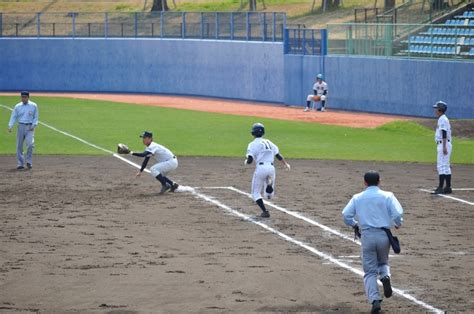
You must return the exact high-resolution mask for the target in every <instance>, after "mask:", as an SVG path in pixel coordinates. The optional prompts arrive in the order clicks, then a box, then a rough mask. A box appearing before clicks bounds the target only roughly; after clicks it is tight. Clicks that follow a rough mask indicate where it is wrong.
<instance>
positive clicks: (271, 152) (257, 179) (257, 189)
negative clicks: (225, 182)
mask: <svg viewBox="0 0 474 314" xmlns="http://www.w3.org/2000/svg"><path fill="white" fill-rule="evenodd" d="M251 134H252V135H253V136H254V137H255V139H254V140H253V141H252V142H250V144H249V146H248V148H247V155H246V158H245V162H244V164H245V165H249V164H251V163H252V162H253V161H255V166H256V167H255V172H254V174H253V179H252V198H253V200H254V201H255V202H256V203H257V205H258V206H259V207H260V209H261V210H262V214H261V215H260V216H261V217H265V218H267V217H270V213H269V212H268V210H267V209H266V208H265V205H264V204H263V199H262V191H263V188H264V187H265V197H267V198H268V199H271V198H272V197H273V196H274V195H275V167H274V166H273V161H274V158H275V157H276V158H277V159H278V160H280V161H281V162H282V163H283V164H284V165H285V166H286V168H287V169H288V170H290V169H291V167H290V164H288V163H287V162H286V161H285V159H284V158H283V156H281V155H280V151H279V150H278V147H277V146H276V145H275V144H273V143H272V142H271V141H270V140H268V139H264V138H263V135H264V134H265V127H264V126H263V124H261V123H255V124H254V125H253V126H252V131H251Z"/></svg>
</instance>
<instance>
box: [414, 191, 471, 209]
mask: <svg viewBox="0 0 474 314" xmlns="http://www.w3.org/2000/svg"><path fill="white" fill-rule="evenodd" d="M420 191H422V192H426V193H431V192H432V191H430V190H426V189H420ZM433 195H437V196H441V197H444V198H449V199H451V200H454V201H458V202H461V203H464V204H468V205H471V206H472V205H474V203H473V202H469V201H466V200H463V199H462V198H458V197H454V196H450V195H446V194H433Z"/></svg>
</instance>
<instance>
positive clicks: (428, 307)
mask: <svg viewBox="0 0 474 314" xmlns="http://www.w3.org/2000/svg"><path fill="white" fill-rule="evenodd" d="M0 106H1V107H4V108H6V109H9V110H10V111H11V110H12V109H11V108H10V107H7V106H4V105H0ZM39 123H40V124H41V125H44V126H45V127H47V128H50V129H52V130H54V131H56V132H59V133H61V134H63V135H65V136H68V137H71V138H73V139H75V140H77V141H79V142H81V143H83V144H86V145H89V146H91V147H94V148H96V149H98V150H101V151H103V152H107V153H110V154H112V156H114V157H115V158H118V159H120V160H122V161H124V162H126V163H127V164H129V165H131V166H133V167H135V168H140V165H138V164H136V163H134V162H132V161H130V160H128V159H126V158H123V157H122V156H119V155H117V154H115V153H113V152H112V151H110V150H108V149H105V148H102V147H100V146H97V145H95V144H92V143H90V142H88V141H86V140H83V139H81V138H79V137H77V136H75V135H72V134H70V133H67V132H65V131H62V130H59V129H57V128H55V127H53V126H51V125H49V124H46V123H44V122H39ZM147 172H149V171H147ZM186 188H189V187H186ZM190 191H191V193H192V194H193V195H195V196H197V197H198V198H200V199H202V200H205V201H206V202H208V203H211V204H214V205H216V206H218V207H220V208H222V209H225V210H226V211H227V212H229V213H231V214H233V215H234V216H237V217H239V218H242V219H243V220H244V221H248V222H251V223H253V224H255V225H258V226H260V227H262V228H263V229H265V230H267V231H269V232H271V233H273V234H276V235H277V236H279V237H280V238H282V239H284V240H286V241H288V242H290V243H293V244H295V245H298V246H300V247H302V248H304V249H306V250H308V251H310V252H311V253H313V254H315V255H317V256H319V257H320V258H323V259H325V260H327V261H329V262H331V263H333V264H335V265H337V266H339V267H341V268H344V269H346V270H349V271H350V272H352V273H354V274H356V275H358V276H360V277H363V276H364V272H363V271H362V270H360V269H357V268H354V267H352V266H350V265H348V264H346V263H344V262H342V261H340V260H338V259H336V258H334V257H333V256H331V255H330V254H327V253H324V252H322V251H319V250H318V249H316V248H314V247H311V246H309V245H308V244H306V243H304V242H301V241H299V240H296V239H294V238H292V237H290V236H288V235H286V234H284V233H283V232H280V231H278V230H276V229H274V228H272V227H270V226H268V225H267V224H265V223H263V222H261V221H258V220H256V219H254V218H252V217H250V216H247V215H245V214H242V213H241V212H239V211H237V210H235V209H233V208H231V207H229V206H227V205H225V204H223V203H221V202H219V201H218V200H216V199H214V198H213V197H211V196H208V195H206V194H203V193H199V192H196V190H194V189H191V190H190ZM244 193H245V192H244ZM379 285H381V283H380V282H379ZM393 292H395V293H396V294H398V295H399V296H401V297H403V298H405V299H407V300H409V301H411V302H413V303H415V304H417V305H420V306H421V307H423V308H425V309H426V310H429V311H431V312H433V313H440V314H441V313H444V311H442V310H440V309H438V308H436V307H434V306H432V305H429V304H427V303H425V302H423V301H420V300H418V299H417V298H415V297H414V296H412V295H410V294H408V293H406V292H405V291H403V290H400V289H397V288H393Z"/></svg>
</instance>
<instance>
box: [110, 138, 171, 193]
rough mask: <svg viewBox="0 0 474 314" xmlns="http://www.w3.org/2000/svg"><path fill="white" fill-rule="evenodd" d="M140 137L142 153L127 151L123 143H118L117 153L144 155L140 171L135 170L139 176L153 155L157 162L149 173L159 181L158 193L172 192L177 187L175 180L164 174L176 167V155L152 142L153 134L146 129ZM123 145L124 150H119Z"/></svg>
mask: <svg viewBox="0 0 474 314" xmlns="http://www.w3.org/2000/svg"><path fill="white" fill-rule="evenodd" d="M140 137H141V138H142V140H143V145H145V146H146V147H145V151H144V152H142V153H135V152H133V151H128V152H127V150H128V148H127V147H126V146H125V145H123V144H119V153H122V154H123V153H125V154H131V155H132V156H136V157H144V158H145V159H144V160H143V163H142V166H141V168H140V171H138V172H137V177H139V176H140V175H141V174H142V172H143V170H145V168H146V166H147V164H148V161H149V160H150V157H151V156H155V159H156V161H157V163H156V164H155V165H153V166H152V167H151V168H150V172H151V175H152V176H153V177H154V178H156V179H157V180H158V181H160V183H161V191H160V194H163V193H165V192H166V191H168V190H169V191H171V192H174V191H176V189H177V188H178V187H179V185H178V184H177V183H176V182H173V181H171V180H170V179H169V178H168V177H166V175H167V174H168V173H170V172H171V171H173V170H175V169H176V168H178V159H177V158H176V156H175V155H174V154H173V153H172V152H171V151H170V150H169V149H168V148H166V147H164V146H163V145H160V144H157V143H155V142H153V134H152V133H151V132H148V131H144V132H143V134H142V135H140ZM121 145H122V149H123V147H125V148H126V149H125V150H121Z"/></svg>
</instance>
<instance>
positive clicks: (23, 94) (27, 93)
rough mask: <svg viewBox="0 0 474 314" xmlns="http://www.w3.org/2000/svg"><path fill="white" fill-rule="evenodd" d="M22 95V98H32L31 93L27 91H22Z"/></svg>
mask: <svg viewBox="0 0 474 314" xmlns="http://www.w3.org/2000/svg"><path fill="white" fill-rule="evenodd" d="M20 94H21V96H28V97H30V92H28V91H26V90H23V91H21V93H20Z"/></svg>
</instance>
